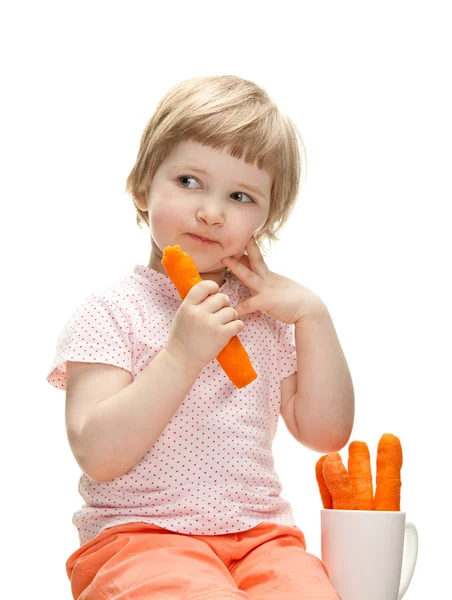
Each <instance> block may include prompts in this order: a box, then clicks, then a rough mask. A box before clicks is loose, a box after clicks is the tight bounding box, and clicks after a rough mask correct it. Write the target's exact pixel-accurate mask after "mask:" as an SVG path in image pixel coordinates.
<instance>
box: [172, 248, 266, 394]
mask: <svg viewBox="0 0 452 600" xmlns="http://www.w3.org/2000/svg"><path fill="white" fill-rule="evenodd" d="M162 265H163V266H164V268H165V271H166V272H167V274H168V277H169V278H170V279H171V281H172V282H173V283H174V285H175V286H176V289H177V291H178V292H179V294H180V297H181V298H182V300H184V298H185V297H186V295H187V294H188V292H189V291H190V289H191V288H192V287H193V286H194V285H195V284H196V283H199V282H200V281H202V277H201V276H200V274H199V272H198V269H197V268H196V265H195V263H194V261H193V259H192V258H191V257H190V256H189V255H188V254H187V253H186V252H183V251H182V250H181V248H180V246H178V245H176V246H166V247H165V248H164V249H163V259H162ZM217 360H218V362H219V363H220V365H221V367H222V369H223V371H224V372H225V373H226V375H227V376H228V377H229V379H230V380H231V381H232V383H233V384H234V385H235V386H236V387H238V388H242V387H245V386H246V385H248V384H249V383H251V382H252V381H254V380H255V379H256V377H257V374H256V371H255V370H254V368H253V365H252V364H251V361H250V359H249V356H248V354H247V352H246V350H245V348H244V347H243V345H242V343H241V341H240V340H239V338H238V337H237V336H236V335H235V336H234V337H232V338H231V339H230V340H229V342H228V343H227V344H226V346H225V347H224V348H223V350H222V351H221V352H220V354H219V355H218V356H217Z"/></svg>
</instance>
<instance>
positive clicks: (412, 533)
mask: <svg viewBox="0 0 452 600" xmlns="http://www.w3.org/2000/svg"><path fill="white" fill-rule="evenodd" d="M417 548H418V535H417V529H416V527H415V525H413V523H406V525H405V542H404V548H403V562H402V574H401V577H400V589H399V600H401V599H402V598H403V596H404V595H405V592H406V591H407V589H408V586H409V585H410V583H411V578H412V577H413V573H414V568H415V566H416V560H417Z"/></svg>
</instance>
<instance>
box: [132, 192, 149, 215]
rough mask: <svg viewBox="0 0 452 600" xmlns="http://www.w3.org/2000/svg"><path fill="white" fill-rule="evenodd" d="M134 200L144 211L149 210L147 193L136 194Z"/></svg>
mask: <svg viewBox="0 0 452 600" xmlns="http://www.w3.org/2000/svg"><path fill="white" fill-rule="evenodd" d="M133 201H134V202H135V204H136V206H137V207H138V208H139V209H140V210H142V211H143V212H147V210H148V204H147V200H146V194H144V193H143V194H137V195H136V196H134V198H133Z"/></svg>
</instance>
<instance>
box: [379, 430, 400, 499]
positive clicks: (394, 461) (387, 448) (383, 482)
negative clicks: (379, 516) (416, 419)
mask: <svg viewBox="0 0 452 600" xmlns="http://www.w3.org/2000/svg"><path fill="white" fill-rule="evenodd" d="M402 463H403V456H402V446H401V444H400V440H399V438H398V437H397V436H395V435H392V434H391V433H384V434H383V435H382V436H381V438H380V441H379V442H378V449H377V478H376V479H377V485H376V488H375V510H400V491H401V487H402V482H401V478H400V471H401V469H402Z"/></svg>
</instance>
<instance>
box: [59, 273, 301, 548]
mask: <svg viewBox="0 0 452 600" xmlns="http://www.w3.org/2000/svg"><path fill="white" fill-rule="evenodd" d="M220 291H221V292H222V293H225V294H227V295H228V296H229V298H230V300H231V306H236V305H237V304H238V303H239V302H242V301H243V300H244V299H245V298H247V297H250V296H252V291H251V290H250V289H249V288H247V287H246V286H245V284H243V282H241V281H240V280H239V279H238V278H237V277H236V276H235V275H234V274H233V273H231V272H227V279H226V281H225V282H224V284H223V285H222V286H221V287H220ZM180 304H181V299H180V297H179V294H178V292H177V290H176V287H175V286H174V285H173V283H172V282H171V280H170V279H169V278H168V277H167V276H166V275H164V274H162V273H159V272H157V271H154V270H153V269H149V268H148V267H145V266H143V265H136V266H135V268H134V270H133V274H132V275H130V276H127V277H125V278H123V279H121V280H120V281H118V282H117V283H115V284H114V285H112V286H110V287H109V288H107V289H106V290H105V291H103V292H102V293H100V294H91V295H90V296H88V297H87V298H85V299H84V300H83V302H82V303H81V304H80V306H78V308H77V309H76V310H75V311H74V313H73V314H72V315H71V317H70V318H69V320H68V321H67V323H66V325H65V326H64V329H63V331H62V333H61V335H60V338H59V340H58V344H57V347H56V352H55V356H54V360H53V362H52V364H51V368H50V370H49V373H48V375H47V381H48V382H49V383H50V384H51V385H53V386H54V387H56V388H57V389H61V390H65V388H66V385H65V384H66V361H68V360H72V361H86V362H99V363H107V364H111V365H115V366H118V367H121V368H123V369H126V370H128V371H129V372H130V373H132V375H133V377H134V378H135V377H139V376H140V374H141V373H142V371H143V369H144V368H145V367H146V366H147V365H148V364H149V362H150V361H151V360H152V359H153V358H154V357H155V356H156V355H157V354H158V352H160V350H162V348H164V347H165V344H166V342H167V339H168V335H169V328H170V325H171V322H172V320H173V318H174V315H175V313H176V311H177V309H178V308H179V306H180ZM242 320H243V321H244V324H245V327H244V329H243V330H242V331H241V332H240V334H239V338H240V340H241V342H242V344H243V345H244V347H245V348H246V350H247V352H248V354H249V356H250V360H251V362H252V364H253V366H254V368H255V370H256V372H257V374H258V377H257V379H256V380H254V381H253V382H252V383H251V384H250V385H248V386H246V387H244V388H242V389H237V388H236V387H235V386H234V385H233V384H232V383H231V381H230V380H229V378H228V377H227V375H226V374H225V373H224V372H223V370H222V369H221V367H220V365H219V363H218V361H216V360H214V361H212V362H211V363H210V364H209V365H206V367H205V368H204V369H203V370H202V371H201V373H200V374H199V376H198V379H197V380H196V382H195V383H194V385H193V386H192V388H191V390H190V392H189V393H188V395H187V396H186V397H185V399H184V400H183V402H182V403H181V405H180V406H179V408H178V410H177V411H176V413H175V414H174V415H173V417H172V419H171V420H170V422H169V423H168V425H167V426H166V428H165V429H164V431H163V432H162V434H161V435H160V437H159V438H158V439H157V441H156V442H155V443H154V445H153V446H152V448H150V449H149V451H148V452H147V454H146V455H145V456H143V458H142V459H141V460H140V462H139V463H138V464H137V465H136V466H135V467H134V468H133V469H131V470H130V471H128V472H127V473H125V474H123V475H122V476H121V477H117V478H115V479H113V480H111V481H107V482H102V483H99V482H96V481H93V480H92V479H90V478H89V477H87V476H86V475H85V474H82V475H81V477H80V482H79V492H80V495H81V496H82V498H83V500H84V502H85V504H84V505H83V507H82V508H81V509H80V510H78V511H77V512H76V513H75V514H74V516H73V523H74V525H75V526H76V527H77V529H78V532H79V537H80V543H81V544H84V543H85V542H87V541H88V540H90V539H92V538H93V537H95V536H96V535H97V534H98V533H100V531H102V530H103V529H105V528H106V527H112V526H114V525H120V524H123V523H128V522H132V521H143V522H145V523H154V524H156V525H159V526H160V527H165V528H166V529H169V530H172V531H177V532H180V533H191V534H196V535H218V534H223V533H233V532H238V531H244V530H247V529H250V528H252V527H255V526H256V525H258V524H259V523H262V522H264V521H266V522H274V523H280V524H285V525H295V522H294V520H293V517H292V511H291V507H290V504H289V503H288V502H287V501H286V500H284V499H283V498H282V497H281V495H280V494H281V490H282V486H281V482H280V480H279V477H278V475H277V473H276V472H275V469H274V460H273V455H272V442H273V438H274V436H275V434H276V429H277V424H278V418H279V409H280V393H281V390H280V384H281V380H282V379H284V378H285V377H288V376H289V375H291V374H292V373H294V372H295V371H296V370H297V362H296V351H295V340H294V326H293V325H287V324H285V323H282V322H280V321H278V320H276V319H273V318H272V317H270V316H269V315H267V314H265V313H262V312H260V311H256V312H254V313H251V314H248V315H245V316H244V317H242Z"/></svg>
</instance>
